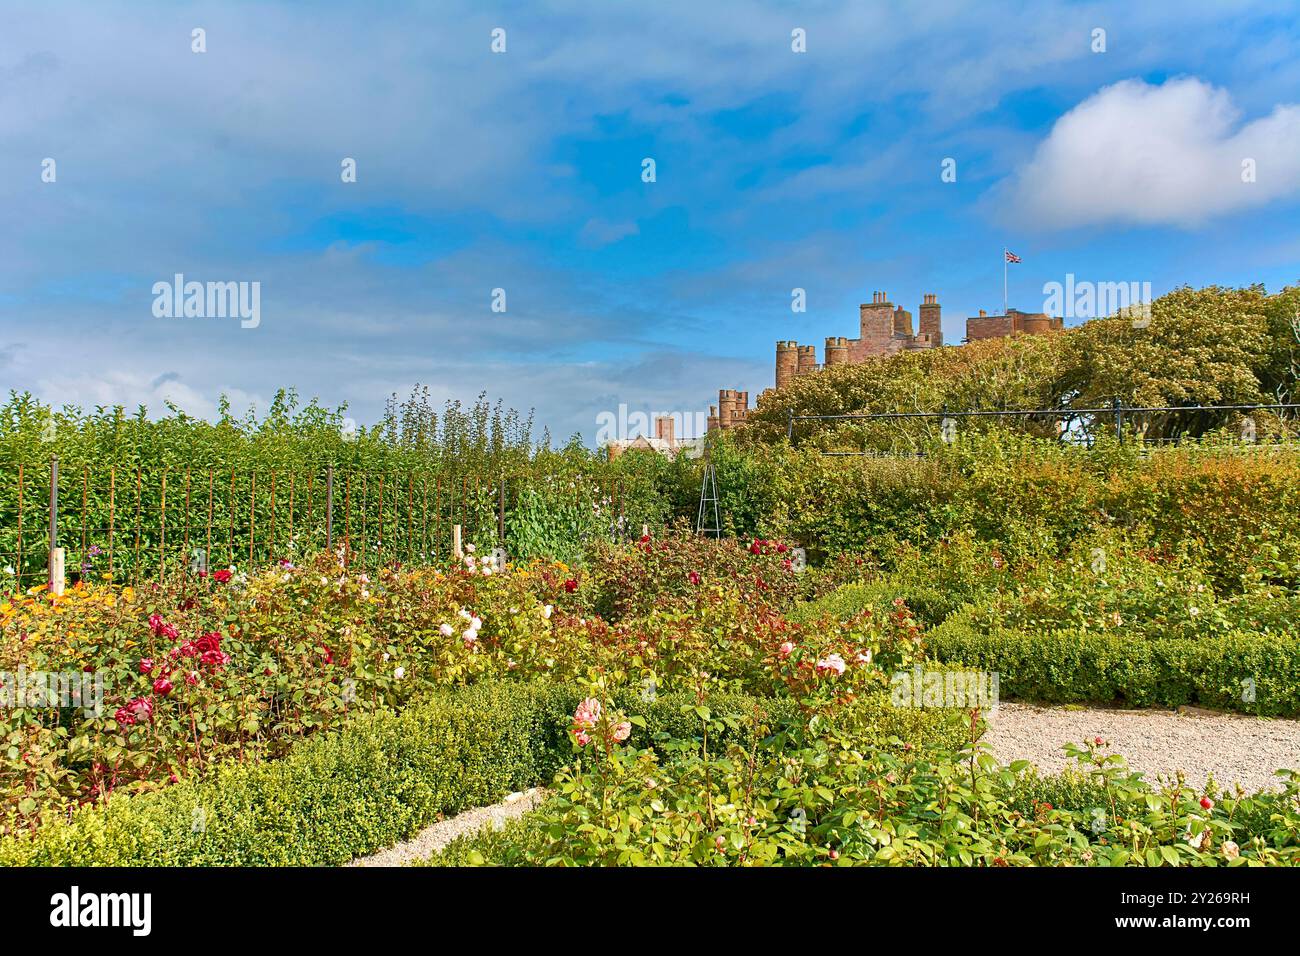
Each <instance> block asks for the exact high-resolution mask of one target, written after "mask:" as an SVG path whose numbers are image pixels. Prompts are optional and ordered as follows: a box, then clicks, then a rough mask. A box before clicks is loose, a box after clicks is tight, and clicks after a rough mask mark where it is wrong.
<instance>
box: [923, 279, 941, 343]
mask: <svg viewBox="0 0 1300 956" xmlns="http://www.w3.org/2000/svg"><path fill="white" fill-rule="evenodd" d="M920 332H921V334H922V335H926V336H929V338H930V345H931V346H932V347H934V348H938V347H939V346H941V345H943V323H942V321H941V320H940V314H939V297H938V296H937V295H935V294H934V293H933V292H927V293H926V294H925V296H924V298H923V300H922V302H921V328H920Z"/></svg>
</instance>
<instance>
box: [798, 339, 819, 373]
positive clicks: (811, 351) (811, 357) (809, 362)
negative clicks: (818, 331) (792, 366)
mask: <svg viewBox="0 0 1300 956" xmlns="http://www.w3.org/2000/svg"><path fill="white" fill-rule="evenodd" d="M798 348H799V374H800V375H810V374H811V373H813V372H815V371H817V346H815V345H800V346H799V347H798Z"/></svg>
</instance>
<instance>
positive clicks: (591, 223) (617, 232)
mask: <svg viewBox="0 0 1300 956" xmlns="http://www.w3.org/2000/svg"><path fill="white" fill-rule="evenodd" d="M640 231H641V230H640V228H639V227H638V226H637V224H636V223H635V222H633V221H631V220H627V221H622V222H611V221H609V220H608V219H601V218H600V217H596V218H593V219H588V220H587V222H586V224H585V225H584V226H583V227H582V231H581V232H580V233H579V234H578V241H579V242H581V243H582V244H583V245H585V246H588V247H590V248H595V249H599V248H602V247H604V246H608V245H612V244H614V243H616V242H618V241H619V240H620V239H626V238H627V237H628V236H635V235H637V234H638V233H639V232H640Z"/></svg>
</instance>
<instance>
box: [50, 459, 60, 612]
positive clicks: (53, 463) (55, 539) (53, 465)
mask: <svg viewBox="0 0 1300 956" xmlns="http://www.w3.org/2000/svg"><path fill="white" fill-rule="evenodd" d="M49 572H50V590H51V591H52V592H53V593H55V594H62V593H63V551H62V549H61V548H60V547H59V456H58V455H51V456H50V560H49Z"/></svg>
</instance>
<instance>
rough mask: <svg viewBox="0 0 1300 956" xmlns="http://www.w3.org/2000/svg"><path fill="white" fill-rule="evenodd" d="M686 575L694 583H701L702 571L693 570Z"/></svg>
mask: <svg viewBox="0 0 1300 956" xmlns="http://www.w3.org/2000/svg"><path fill="white" fill-rule="evenodd" d="M686 577H687V579H688V580H689V581H690V582H691V583H692V584H699V583H700V572H698V571H692V572H691V573H690V574H688V575H686Z"/></svg>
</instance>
